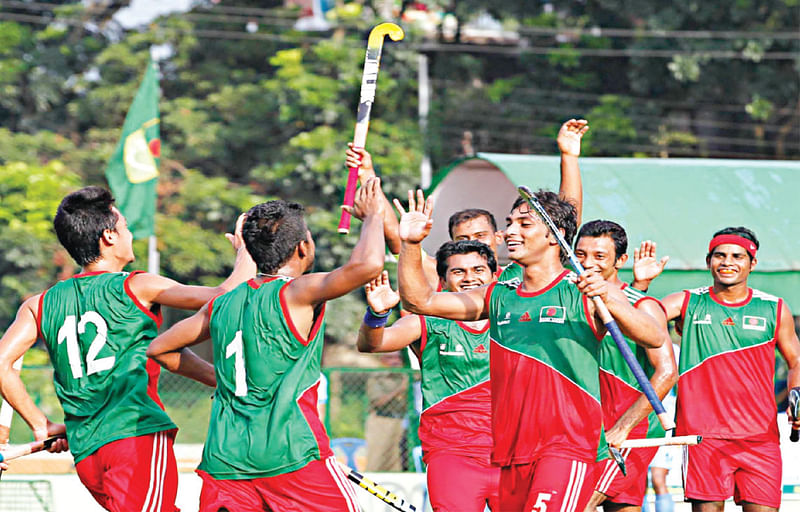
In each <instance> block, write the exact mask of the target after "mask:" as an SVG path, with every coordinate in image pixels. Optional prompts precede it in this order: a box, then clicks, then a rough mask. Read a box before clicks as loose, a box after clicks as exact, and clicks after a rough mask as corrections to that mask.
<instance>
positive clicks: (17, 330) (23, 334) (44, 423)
mask: <svg viewBox="0 0 800 512" xmlns="http://www.w3.org/2000/svg"><path fill="white" fill-rule="evenodd" d="M39 297H40V295H36V296H34V297H31V298H30V299H28V300H26V301H25V302H24V303H23V304H22V306H20V308H19V310H18V311H17V316H16V318H15V319H14V321H13V322H12V323H11V325H10V326H9V328H8V330H6V333H5V334H4V335H3V337H2V338H0V394H2V395H3V398H4V399H5V401H6V402H8V403H9V405H11V407H12V408H14V410H15V411H17V413H19V415H20V416H21V417H22V419H23V420H25V423H27V424H28V426H30V428H31V430H32V431H33V437H34V438H35V439H36V440H37V441H42V440H44V439H47V438H48V437H51V436H54V435H57V434H63V433H65V432H66V429H65V427H64V425H63V424H60V423H51V422H50V420H49V419H47V416H45V414H44V413H43V412H42V410H41V409H39V408H38V407H37V406H36V404H35V403H34V402H33V399H32V398H31V396H30V395H29V394H28V391H27V389H26V388H25V384H23V383H22V379H20V376H19V373H18V372H16V371H14V370H12V368H11V367H12V365H13V364H14V362H15V361H16V360H17V359H19V358H20V357H22V355H23V354H24V353H25V352H26V351H27V350H28V349H29V348H31V347H32V346H33V344H34V343H36V338H37V335H38V327H37V322H36V310H37V308H38V304H39ZM66 449H67V443H66V440H60V441H57V442H56V443H53V446H52V447H51V448H50V450H49V451H52V452H59V451H64V450H66Z"/></svg>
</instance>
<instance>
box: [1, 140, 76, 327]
mask: <svg viewBox="0 0 800 512" xmlns="http://www.w3.org/2000/svg"><path fill="white" fill-rule="evenodd" d="M0 135H2V134H0ZM79 183H80V182H79V179H78V176H76V175H75V174H74V173H72V172H71V171H69V170H68V169H67V168H66V167H65V166H64V165H63V164H61V163H60V162H58V161H56V160H53V161H51V162H49V163H48V164H45V165H35V164H26V163H23V162H11V163H6V164H3V165H0V205H2V206H0V247H3V251H0V324H2V325H7V324H8V323H9V322H10V321H11V319H12V318H13V316H14V315H15V314H16V310H17V308H18V307H19V305H20V304H21V303H22V300H23V298H25V297H27V296H29V295H33V294H34V293H38V292H39V291H41V290H42V289H44V288H45V287H46V286H47V285H49V284H50V283H52V282H54V281H55V278H56V275H57V273H58V271H59V270H61V268H60V267H62V266H63V265H64V264H68V256H66V254H65V252H64V251H63V250H61V249H59V247H60V246H59V245H58V241H57V240H56V237H55V233H54V232H53V230H52V216H53V214H54V213H55V211H56V208H57V207H58V203H59V202H60V201H61V198H62V197H63V196H64V195H65V194H66V193H68V192H70V191H72V190H73V189H75V188H77V186H78V184H79Z"/></svg>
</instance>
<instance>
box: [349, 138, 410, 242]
mask: <svg viewBox="0 0 800 512" xmlns="http://www.w3.org/2000/svg"><path fill="white" fill-rule="evenodd" d="M345 162H346V164H347V167H348V168H351V167H358V179H359V182H360V183H361V185H362V186H363V185H364V184H365V183H366V182H367V180H369V179H370V178H375V177H376V176H377V175H376V174H375V168H374V167H373V166H372V155H370V154H369V152H368V151H367V150H366V149H363V148H354V147H353V143H352V142H348V143H347V151H346V152H345ZM381 195H382V196H383V202H384V205H383V238H384V240H385V242H386V247H388V248H389V251H390V252H391V253H392V254H397V253H399V252H400V236H399V234H398V231H397V230H398V226H399V223H398V222H397V217H396V216H395V214H394V210H392V205H391V204H390V203H389V200H388V199H387V198H386V196H385V195H383V194H381Z"/></svg>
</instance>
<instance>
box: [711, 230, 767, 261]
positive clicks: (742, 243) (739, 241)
mask: <svg viewBox="0 0 800 512" xmlns="http://www.w3.org/2000/svg"><path fill="white" fill-rule="evenodd" d="M722 244H736V245H738V246H739V247H741V248H742V249H744V250H745V251H747V253H748V254H750V256H752V257H753V258H755V257H756V244H754V243H753V242H752V241H751V240H748V239H747V238H745V237H743V236H739V235H718V236H715V237H714V238H713V239H712V240H711V242H709V243H708V253H709V254H711V252H712V251H713V250H714V248H715V247H717V246H719V245H722Z"/></svg>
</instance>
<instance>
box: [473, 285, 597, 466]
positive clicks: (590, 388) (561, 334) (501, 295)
mask: <svg viewBox="0 0 800 512" xmlns="http://www.w3.org/2000/svg"><path fill="white" fill-rule="evenodd" d="M574 277H575V276H574V274H571V273H569V272H568V271H566V270H564V272H562V273H561V274H560V275H559V276H558V277H557V278H556V279H555V280H554V281H553V282H552V283H550V284H549V285H548V286H546V287H545V288H543V289H541V290H538V291H536V292H524V291H523V290H522V289H521V286H520V285H518V284H517V282H516V281H500V282H496V283H492V284H491V285H490V287H489V289H488V290H487V294H486V301H487V305H488V311H489V320H490V325H491V327H490V329H489V335H490V337H491V354H490V356H491V357H490V369H491V371H490V374H491V379H490V380H491V387H492V434H493V437H494V447H493V450H492V462H494V463H496V464H499V465H501V466H508V465H511V464H526V463H530V462H533V461H535V460H536V459H538V458H539V457H541V456H543V455H545V454H558V455H560V456H563V457H565V458H572V459H577V460H580V461H584V462H587V463H591V462H594V461H595V460H599V458H605V457H607V455H606V454H605V441H604V436H603V425H602V409H601V407H600V384H599V382H598V364H597V358H598V353H599V348H600V343H599V341H598V337H597V332H596V331H595V329H594V326H593V323H592V321H591V320H590V318H589V307H588V303H587V299H586V298H585V297H584V296H583V295H582V294H581V293H580V292H579V291H578V288H577V287H576V286H575V284H574V282H573V280H574ZM601 445H603V446H601Z"/></svg>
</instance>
